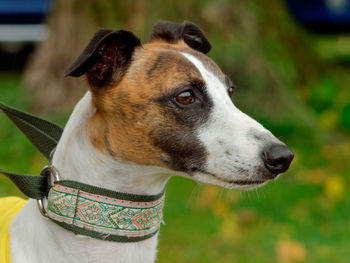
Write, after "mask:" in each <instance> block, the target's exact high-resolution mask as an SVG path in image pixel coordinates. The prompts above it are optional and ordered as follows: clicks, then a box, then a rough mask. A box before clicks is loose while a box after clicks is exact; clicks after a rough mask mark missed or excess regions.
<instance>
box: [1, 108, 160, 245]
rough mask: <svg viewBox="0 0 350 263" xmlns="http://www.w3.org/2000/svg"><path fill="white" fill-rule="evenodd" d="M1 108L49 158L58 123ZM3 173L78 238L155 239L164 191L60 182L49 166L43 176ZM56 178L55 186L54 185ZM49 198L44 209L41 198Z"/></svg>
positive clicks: (59, 128) (47, 214)
mask: <svg viewBox="0 0 350 263" xmlns="http://www.w3.org/2000/svg"><path fill="white" fill-rule="evenodd" d="M0 109H1V110H3V112H4V113H5V114H6V115H7V116H8V117H9V118H10V119H11V120H12V121H13V122H14V123H15V124H16V126H17V127H18V128H19V129H20V130H21V131H22V132H23V133H24V134H25V135H26V136H27V138H28V139H29V140H30V141H31V142H32V143H33V145H34V146H35V147H36V148H37V149H38V150H39V151H40V152H41V153H42V154H43V155H44V156H45V157H46V158H47V159H51V158H50V153H51V152H52V151H53V149H54V148H55V147H56V145H57V143H58V141H59V139H60V137H61V135H62V132H63V129H62V128H61V127H60V126H58V125H57V124H55V123H52V122H49V121H47V120H44V119H41V118H39V117H37V116H34V115H31V114H29V113H25V112H22V111H20V110H17V109H15V108H12V107H10V106H8V105H5V104H3V103H1V102H0ZM0 173H1V174H4V175H5V176H7V177H8V178H9V179H11V180H12V181H13V182H14V183H15V184H16V186H17V187H18V188H19V189H20V190H21V191H22V193H24V194H25V195H26V196H28V197H30V198H33V199H37V201H38V205H39V209H40V212H41V213H42V214H43V215H44V216H47V217H48V218H49V219H50V220H52V221H53V222H55V223H56V224H58V225H60V226H61V227H63V228H65V229H67V230H69V231H72V232H73V233H75V234H77V235H84V236H89V237H92V238H96V239H101V240H108V241H117V242H137V241H142V240H145V239H148V238H150V237H152V236H154V235H155V234H156V233H157V232H158V230H159V226H160V224H161V222H162V210H163V204H164V196H165V189H164V190H163V192H162V193H160V194H158V195H134V194H128V193H119V192H114V191H111V190H108V189H103V188H100V187H96V186H91V185H87V184H83V183H80V182H75V181H69V180H59V177H58V173H57V171H56V169H55V168H54V167H53V166H51V164H50V165H49V166H47V167H45V168H44V170H43V171H42V173H41V174H40V175H25V174H17V173H10V172H6V171H4V170H1V169H0ZM52 176H53V178H54V180H53V181H54V185H51V179H52ZM46 198H47V201H48V202H47V204H48V205H47V208H46V209H44V205H43V204H44V202H43V199H46Z"/></svg>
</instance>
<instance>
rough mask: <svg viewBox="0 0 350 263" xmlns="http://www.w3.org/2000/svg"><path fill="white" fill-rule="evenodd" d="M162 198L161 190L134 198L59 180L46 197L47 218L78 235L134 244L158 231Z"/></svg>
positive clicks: (160, 220) (161, 216)
mask: <svg viewBox="0 0 350 263" xmlns="http://www.w3.org/2000/svg"><path fill="white" fill-rule="evenodd" d="M164 196H165V193H164V191H163V192H162V193H160V194H158V195H152V196H151V195H134V194H127V193H118V192H114V191H110V190H107V189H103V188H99V187H95V186H90V185H87V184H82V183H78V182H75V181H68V180H64V181H58V182H56V183H55V184H54V185H53V187H52V188H51V189H50V191H49V194H48V205H47V216H48V218H49V219H50V220H52V221H53V222H55V223H56V224H58V225H60V226H62V227H63V228H65V229H68V230H70V231H72V232H74V233H75V234H78V235H85V236H89V237H92V238H97V239H102V240H108V241H118V242H136V241H141V240H145V239H148V238H150V237H152V236H153V235H155V234H156V233H157V232H158V230H159V227H160V224H161V222H162V218H163V213H162V211H163V205H164Z"/></svg>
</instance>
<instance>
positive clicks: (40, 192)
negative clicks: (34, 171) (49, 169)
mask: <svg viewBox="0 0 350 263" xmlns="http://www.w3.org/2000/svg"><path fill="white" fill-rule="evenodd" d="M0 173H2V174H4V175H6V176H7V177H8V178H9V179H10V180H11V181H12V182H13V183H14V184H15V185H16V186H17V187H18V188H19V189H20V190H21V192H22V193H23V194H25V195H26V196H28V197H30V198H33V199H41V198H43V197H44V196H45V195H46V194H47V189H46V188H47V178H46V177H45V176H42V175H39V176H38V175H25V174H15V173H9V172H5V171H3V170H1V169H0Z"/></svg>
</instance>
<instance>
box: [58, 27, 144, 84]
mask: <svg viewBox="0 0 350 263" xmlns="http://www.w3.org/2000/svg"><path fill="white" fill-rule="evenodd" d="M137 46H141V42H140V40H139V39H138V38H137V37H136V36H134V34H132V33H131V32H128V31H124V30H119V31H112V30H106V29H101V30H99V31H97V32H96V33H95V35H94V37H93V38H92V39H91V41H90V43H89V44H88V45H87V47H86V48H85V49H84V51H83V52H82V53H81V55H80V56H79V57H78V58H77V59H76V60H75V61H74V62H73V64H72V65H71V66H69V67H68V68H67V69H66V71H65V72H64V73H65V75H66V76H72V77H79V76H81V75H83V74H86V75H87V78H88V81H89V83H90V84H92V85H94V86H103V85H107V84H108V83H110V82H113V81H116V80H117V79H118V78H119V77H121V76H122V75H123V73H124V72H125V71H126V69H127V67H128V65H129V63H130V59H131V57H132V54H133V52H134V49H135V48H136V47H137Z"/></svg>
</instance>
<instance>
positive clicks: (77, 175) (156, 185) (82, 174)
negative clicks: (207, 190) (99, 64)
mask: <svg viewBox="0 0 350 263" xmlns="http://www.w3.org/2000/svg"><path fill="white" fill-rule="evenodd" d="M94 112H95V109H94V107H93V105H92V103H91V94H90V92H87V93H86V95H85V96H84V97H83V98H82V99H81V101H80V102H79V103H78V104H77V105H76V107H75V109H74V111H73V113H72V115H71V117H70V119H69V121H68V123H67V125H66V128H65V130H64V132H63V135H62V137H61V139H60V142H59V144H58V146H57V149H56V152H55V155H54V159H53V165H54V166H55V167H56V168H57V169H58V171H59V173H60V175H61V177H62V178H63V179H69V180H75V181H78V182H82V183H86V184H90V185H94V186H99V187H103V188H106V189H110V190H113V191H118V192H125V193H132V194H141V195H155V194H159V193H160V192H162V190H163V189H164V187H165V185H166V182H167V181H168V179H169V177H170V176H171V174H172V172H171V171H170V170H168V169H165V168H161V167H155V166H141V165H137V164H133V163H130V162H125V161H123V160H118V159H115V158H112V157H110V156H107V155H105V154H102V153H100V152H99V151H98V150H97V149H95V148H94V147H93V146H92V144H91V142H90V139H89V138H88V136H87V134H86V123H87V121H88V119H89V118H90V117H91V116H92V114H94Z"/></svg>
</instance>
